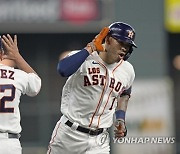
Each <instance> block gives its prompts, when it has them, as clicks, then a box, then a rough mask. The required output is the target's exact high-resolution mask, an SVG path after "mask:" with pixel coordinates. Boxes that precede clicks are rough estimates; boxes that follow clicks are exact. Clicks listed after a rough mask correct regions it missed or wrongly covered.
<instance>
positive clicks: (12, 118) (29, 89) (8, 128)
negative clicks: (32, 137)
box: [0, 64, 41, 133]
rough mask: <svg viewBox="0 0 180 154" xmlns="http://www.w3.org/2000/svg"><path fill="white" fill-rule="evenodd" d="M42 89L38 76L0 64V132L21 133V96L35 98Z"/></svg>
mask: <svg viewBox="0 0 180 154" xmlns="http://www.w3.org/2000/svg"><path fill="white" fill-rule="evenodd" d="M40 88H41V79H40V78H39V77H38V76H37V75H36V74H34V73H26V72H24V71H22V70H19V69H15V68H13V67H9V66H6V65H2V64H0V132H8V133H20V132H21V129H22V128H21V125H20V111H19V103H20V97H21V94H26V95H28V96H35V95H37V94H38V92H39V91H40Z"/></svg>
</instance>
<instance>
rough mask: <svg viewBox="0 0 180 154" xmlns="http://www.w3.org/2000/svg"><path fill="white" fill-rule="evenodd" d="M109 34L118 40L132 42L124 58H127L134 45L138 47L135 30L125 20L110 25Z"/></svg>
mask: <svg viewBox="0 0 180 154" xmlns="http://www.w3.org/2000/svg"><path fill="white" fill-rule="evenodd" d="M109 29H110V30H109V33H108V34H109V35H110V36H111V37H113V38H114V39H116V40H117V41H121V42H125V43H128V44H130V49H129V51H128V52H127V53H126V55H125V56H124V60H127V59H128V58H129V57H130V55H131V53H132V51H133V47H135V48H137V46H136V44H135V42H134V39H135V30H134V28H132V27H131V26H130V25H128V24H126V23H123V22H114V23H112V24H111V25H110V26H109Z"/></svg>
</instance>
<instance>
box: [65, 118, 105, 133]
mask: <svg viewBox="0 0 180 154" xmlns="http://www.w3.org/2000/svg"><path fill="white" fill-rule="evenodd" d="M65 124H66V125H68V126H69V127H71V126H72V125H73V123H72V122H71V121H69V120H68V121H67V122H66V123H65ZM76 130H78V131H80V132H83V133H87V134H89V135H93V136H95V135H99V134H101V133H102V132H103V130H104V129H103V128H99V129H96V130H92V129H88V128H84V127H81V126H78V127H77V129H76Z"/></svg>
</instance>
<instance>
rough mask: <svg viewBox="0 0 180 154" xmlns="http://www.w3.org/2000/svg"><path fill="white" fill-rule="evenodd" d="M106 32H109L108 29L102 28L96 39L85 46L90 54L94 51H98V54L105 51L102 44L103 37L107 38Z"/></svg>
mask: <svg viewBox="0 0 180 154" xmlns="http://www.w3.org/2000/svg"><path fill="white" fill-rule="evenodd" d="M108 32H109V28H108V27H104V28H103V29H102V30H101V32H100V33H99V34H98V35H96V37H95V38H94V39H93V41H92V42H90V43H88V44H87V46H86V47H85V49H86V50H87V51H88V52H89V53H92V52H94V51H100V52H101V51H105V49H104V47H103V44H102V42H103V40H104V39H105V37H106V36H107V34H108Z"/></svg>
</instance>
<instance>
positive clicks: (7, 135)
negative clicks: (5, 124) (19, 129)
mask: <svg viewBox="0 0 180 154" xmlns="http://www.w3.org/2000/svg"><path fill="white" fill-rule="evenodd" d="M0 137H2V138H16V139H19V138H20V137H21V135H20V134H14V133H5V132H0Z"/></svg>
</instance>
